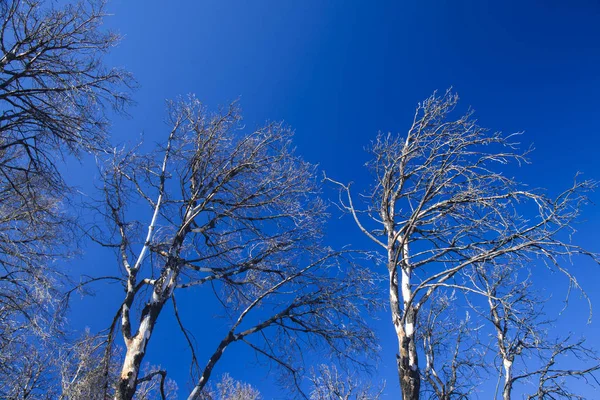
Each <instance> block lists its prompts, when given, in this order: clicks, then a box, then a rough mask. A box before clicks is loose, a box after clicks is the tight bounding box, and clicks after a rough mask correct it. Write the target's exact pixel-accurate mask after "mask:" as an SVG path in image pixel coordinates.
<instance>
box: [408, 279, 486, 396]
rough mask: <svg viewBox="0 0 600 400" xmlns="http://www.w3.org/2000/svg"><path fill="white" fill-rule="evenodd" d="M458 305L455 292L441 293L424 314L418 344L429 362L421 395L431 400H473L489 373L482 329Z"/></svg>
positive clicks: (421, 315) (424, 373) (426, 366)
mask: <svg viewBox="0 0 600 400" xmlns="http://www.w3.org/2000/svg"><path fill="white" fill-rule="evenodd" d="M458 303H459V301H458V299H457V296H456V291H455V290H448V291H446V290H438V292H437V293H436V294H434V295H432V297H431V300H430V302H429V304H427V305H426V306H424V308H423V310H422V311H421V314H420V320H419V324H420V326H421V329H420V332H419V335H418V337H417V341H419V342H421V345H422V348H423V350H422V351H423V353H422V354H424V356H425V361H426V362H425V367H424V368H423V369H422V371H421V374H422V379H423V387H422V389H421V392H422V394H423V395H424V396H425V397H427V398H432V399H439V400H452V399H469V398H472V397H473V396H474V395H475V393H476V392H477V389H478V386H479V385H480V384H481V383H482V381H483V377H484V376H485V374H486V371H487V360H486V346H485V345H482V344H481V343H480V339H479V331H480V330H481V326H480V325H477V321H473V319H472V318H471V315H470V313H469V311H468V309H467V310H466V311H465V310H461V308H459V307H457V304H458ZM460 311H463V312H464V316H460V315H459V312H460Z"/></svg>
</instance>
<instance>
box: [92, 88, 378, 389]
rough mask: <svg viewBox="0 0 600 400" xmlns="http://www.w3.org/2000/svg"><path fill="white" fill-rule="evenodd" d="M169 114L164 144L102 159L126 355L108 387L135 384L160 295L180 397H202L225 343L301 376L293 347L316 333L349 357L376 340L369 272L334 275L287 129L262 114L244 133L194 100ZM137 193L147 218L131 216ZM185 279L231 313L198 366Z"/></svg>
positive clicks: (303, 346)
mask: <svg viewBox="0 0 600 400" xmlns="http://www.w3.org/2000/svg"><path fill="white" fill-rule="evenodd" d="M168 124H169V125H170V127H171V132H170V134H169V136H168V139H167V141H166V145H165V147H164V148H161V149H159V150H157V151H155V152H153V153H152V154H149V155H140V154H137V153H136V151H131V152H119V151H117V152H116V153H115V157H114V158H113V160H112V161H111V163H110V164H107V165H106V166H105V167H104V168H103V170H102V175H103V181H104V186H103V191H104V202H103V204H104V205H103V206H102V208H98V211H100V212H102V213H103V215H104V216H105V217H106V219H107V220H109V221H110V223H111V224H112V227H113V232H114V234H115V237H114V239H115V240H114V241H113V242H110V243H109V242H108V241H105V243H104V244H105V245H107V246H113V247H115V249H117V250H118V257H119V262H120V264H121V268H122V271H123V272H124V274H125V278H124V280H125V282H126V283H125V286H126V294H125V297H124V299H123V305H122V307H121V309H120V312H119V319H120V322H121V335H122V337H123V340H124V342H125V345H126V354H125V356H124V359H123V362H122V370H121V374H120V378H119V380H118V382H117V384H116V386H117V389H116V390H117V392H116V396H115V398H116V399H131V398H132V397H133V396H134V394H135V393H136V389H137V386H138V383H139V382H140V376H139V370H140V365H141V363H142V361H143V360H144V355H145V353H146V349H147V347H148V344H149V343H150V341H151V338H152V332H153V331H154V329H155V325H156V323H157V321H158V319H159V317H160V315H161V313H162V312H163V309H164V307H165V306H166V305H168V304H169V303H170V305H171V306H172V307H173V312H174V313H175V316H176V319H177V320H178V321H179V325H180V328H181V331H182V333H183V338H184V339H185V340H187V342H188V344H189V345H190V352H191V354H192V375H193V380H194V388H193V390H192V392H191V393H190V395H189V398H190V399H196V398H199V396H200V395H201V393H202V391H203V390H204V388H205V387H206V385H207V383H208V381H209V379H210V377H211V374H212V371H213V368H214V367H215V365H216V364H217V363H218V362H219V360H220V359H221V358H222V357H223V354H224V352H225V350H226V349H227V348H229V347H230V346H232V345H237V344H239V343H245V344H246V345H248V346H250V347H251V348H252V349H254V350H255V351H256V353H257V354H258V355H259V356H262V357H263V359H266V360H269V361H271V362H273V363H275V364H276V365H278V366H279V367H280V368H281V370H283V371H284V372H285V373H287V374H289V379H288V382H291V384H292V385H295V386H298V387H299V381H298V374H299V371H300V369H299V367H298V366H297V365H296V363H295V359H294V357H293V354H294V351H295V350H298V351H300V350H301V351H307V349H308V348H310V347H311V346H317V345H319V344H321V343H324V344H326V345H327V347H328V348H329V349H330V350H332V351H333V352H334V353H335V354H337V355H338V356H348V357H352V354H353V352H355V351H363V350H365V349H369V348H373V347H372V346H373V340H374V337H373V335H372V333H371V331H370V330H369V329H368V327H367V326H366V325H365V324H364V323H363V322H362V320H361V317H360V307H359V304H360V303H361V301H363V300H369V297H370V294H371V292H370V291H371V287H370V282H373V278H372V276H370V274H368V273H367V272H365V271H364V270H363V269H361V268H360V267H358V266H355V267H354V268H350V269H349V272H348V273H346V272H343V271H342V269H341V265H342V264H344V263H346V262H351V261H350V259H349V258H348V257H347V256H349V254H350V253H349V252H347V251H342V252H339V251H332V250H331V249H329V248H327V247H325V246H323V245H322V244H321V240H320V238H321V236H322V228H323V224H324V222H325V215H326V214H325V208H324V203H323V202H322V201H321V200H320V199H319V197H318V191H319V188H318V186H317V185H316V181H315V169H314V167H313V166H312V165H310V164H308V163H306V162H304V161H302V160H301V159H300V158H299V157H298V156H296V155H295V154H294V152H293V150H292V148H291V142H290V139H291V132H290V130H289V129H288V128H286V127H285V126H284V125H282V124H280V123H271V124H268V125H266V126H264V127H261V128H258V129H256V130H254V131H250V132H243V131H242V130H243V127H242V126H241V124H240V116H239V113H238V110H237V109H236V107H235V105H232V106H231V107H229V108H227V109H225V110H223V111H222V112H219V113H217V114H209V113H207V112H206V111H205V110H204V109H203V107H202V106H201V104H200V103H199V102H198V101H197V100H196V99H194V98H191V99H189V100H188V101H178V102H173V103H171V104H170V109H169V120H168ZM142 203H146V204H147V205H148V210H149V211H148V215H147V216H143V217H138V218H135V217H132V215H133V216H135V215H137V216H139V215H140V211H139V205H140V204H142ZM134 207H135V208H137V209H138V210H134V211H135V212H131V211H132V208H134ZM144 217H145V219H144ZM139 218H142V219H139ZM139 227H144V228H143V231H144V233H143V234H141V233H140V229H138V228H139ZM186 289H187V290H194V291H206V292H207V293H214V294H215V295H217V296H218V298H219V300H220V301H221V304H222V305H223V307H224V312H225V313H226V314H227V316H228V317H229V318H230V325H229V329H228V331H227V332H226V333H225V334H224V336H223V338H222V340H221V341H220V343H216V344H215V348H214V352H213V354H212V356H211V357H210V359H209V360H208V362H207V363H206V364H204V365H201V364H200V361H199V360H198V359H197V357H196V349H195V347H194V345H193V342H192V340H191V338H190V336H189V335H188V331H187V328H185V322H184V321H183V317H182V316H181V315H180V314H179V312H178V308H177V304H178V298H177V295H178V293H180V291H183V290H186ZM136 307H141V311H140V312H139V313H137V312H136V311H135V310H136ZM205 311H206V312H205V313H204V315H205V316H206V317H207V318H210V315H211V312H209V311H208V310H205ZM200 312H201V310H200ZM201 315H202V314H201ZM198 318H200V317H198Z"/></svg>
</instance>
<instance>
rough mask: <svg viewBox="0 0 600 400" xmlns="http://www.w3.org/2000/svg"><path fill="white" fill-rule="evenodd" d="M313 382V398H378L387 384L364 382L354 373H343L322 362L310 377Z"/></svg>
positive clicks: (343, 399) (349, 399)
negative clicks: (376, 384)
mask: <svg viewBox="0 0 600 400" xmlns="http://www.w3.org/2000/svg"><path fill="white" fill-rule="evenodd" d="M310 380H311V383H312V387H313V389H312V392H311V395H310V399H311V400H351V399H355V400H376V399H379V398H380V397H381V395H382V393H383V389H384V387H385V385H383V384H382V385H381V386H380V387H375V386H374V385H372V384H371V383H368V382H362V381H360V380H359V379H358V378H356V377H354V376H353V375H352V374H347V373H346V374H343V373H340V372H339V371H338V368H337V367H336V366H335V365H333V366H328V365H325V364H321V365H319V366H318V368H317V370H316V371H313V373H312V376H311V377H310Z"/></svg>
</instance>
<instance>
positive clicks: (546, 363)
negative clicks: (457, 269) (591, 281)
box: [467, 263, 600, 400]
mask: <svg viewBox="0 0 600 400" xmlns="http://www.w3.org/2000/svg"><path fill="white" fill-rule="evenodd" d="M467 272H469V273H468V274H467V275H468V277H469V281H470V283H471V286H472V287H474V288H476V289H477V290H480V291H481V292H483V293H485V296H484V299H485V303H484V306H483V307H475V306H474V305H473V309H474V310H476V311H477V312H478V313H479V314H480V315H481V316H482V317H484V319H485V320H487V321H488V322H489V324H491V326H492V327H493V334H494V336H495V348H494V350H495V351H494V353H495V354H496V355H497V359H498V360H499V361H500V364H501V365H500V366H498V367H497V370H498V371H499V376H498V386H499V387H498V389H500V386H501V392H502V399H503V400H510V399H511V398H512V397H513V393H514V388H515V385H517V384H520V385H521V386H522V391H524V392H526V391H527V390H528V388H529V387H530V386H532V385H533V386H534V387H535V393H534V394H532V395H530V396H529V397H528V398H529V399H552V398H557V397H559V398H564V399H579V398H583V397H581V396H578V395H577V394H576V393H577V391H573V390H570V389H569V386H568V382H569V381H570V380H571V381H573V380H576V379H581V380H582V381H587V382H590V383H595V384H598V381H597V378H596V376H595V374H597V371H598V370H599V369H600V357H599V356H598V355H597V354H596V353H595V352H594V351H592V350H591V349H589V348H587V347H585V344H584V343H585V340H584V339H580V340H572V338H571V337H570V336H569V337H566V338H557V339H551V334H550V332H549V329H550V328H551V326H552V325H555V324H556V322H557V321H552V320H548V319H544V312H543V309H544V307H543V306H544V303H545V301H544V300H543V299H541V297H540V296H538V295H537V293H536V290H535V288H534V285H533V283H532V278H531V273H530V271H529V270H525V268H522V267H521V268H519V267H517V266H509V265H506V264H497V263H493V265H487V266H485V267H483V266H482V265H479V266H476V267H474V268H470V269H469V270H468V271H467ZM575 284H576V282H575ZM566 356H571V357H572V358H573V357H574V358H575V359H576V360H577V361H576V363H575V364H574V363H572V362H571V363H569V362H568V360H566V359H565V358H566ZM564 361H567V363H566V364H565V363H564ZM501 382H502V384H501V385H500V383H501ZM498 389H497V390H496V392H498V391H499V390H498ZM497 395H498V393H496V395H495V396H494V398H496V397H497Z"/></svg>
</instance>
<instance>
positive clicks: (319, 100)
mask: <svg viewBox="0 0 600 400" xmlns="http://www.w3.org/2000/svg"><path fill="white" fill-rule="evenodd" d="M109 12H110V13H112V14H114V15H113V16H112V17H110V18H108V19H107V20H106V26H107V27H108V28H110V29H114V30H116V31H118V32H120V33H121V34H122V35H123V36H124V39H123V41H122V43H121V45H120V46H119V47H118V48H115V49H114V51H112V52H111V54H110V56H109V57H108V58H107V62H108V64H111V65H117V66H121V67H124V68H126V69H128V70H129V71H131V72H132V73H133V74H134V75H135V77H136V79H137V81H138V82H139V85H140V88H139V89H138V90H137V91H136V92H135V93H134V99H135V101H136V102H137V105H136V106H134V107H132V108H131V109H130V114H131V115H130V117H128V118H122V117H116V118H115V120H114V126H113V141H114V142H115V143H119V142H130V141H135V140H137V139H138V138H139V137H140V134H142V133H143V136H144V139H145V141H146V142H148V143H152V142H163V141H164V139H165V137H166V134H167V127H166V125H165V124H164V123H163V120H164V118H165V111H164V110H165V100H167V99H172V98H174V97H176V96H179V95H186V94H188V93H195V94H196V95H197V97H198V98H199V99H200V100H202V101H203V102H205V104H207V105H208V106H209V107H211V108H216V107H217V106H218V105H222V104H226V103H228V102H230V101H232V100H235V99H238V98H239V99H240V105H241V107H242V109H243V114H244V119H245V123H246V124H247V125H248V126H249V127H253V126H257V125H259V124H261V123H262V122H264V121H266V120H285V121H286V122H287V123H288V124H289V125H291V126H292V127H293V128H294V129H295V130H296V137H295V142H296V145H297V147H298V152H299V153H300V154H302V155H303V156H304V157H305V158H306V159H307V160H309V161H311V162H314V163H318V164H319V165H320V167H321V168H322V169H323V170H325V171H327V174H328V175H330V176H332V177H335V178H336V179H337V180H340V181H344V182H347V181H354V182H356V184H357V186H358V187H366V186H368V184H369V182H368V175H367V173H366V171H365V169H364V168H363V164H364V163H365V162H366V161H367V159H368V158H367V154H366V152H365V151H364V147H366V146H368V145H369V143H370V140H372V139H373V138H374V136H375V134H376V133H377V132H378V131H380V130H381V131H392V132H404V131H405V130H406V129H407V128H408V126H409V124H410V121H411V118H412V114H413V111H414V107H415V105H416V103H417V102H418V101H420V100H422V99H424V98H425V97H427V96H429V95H430V94H431V92H432V91H433V90H435V89H438V90H441V91H443V90H445V89H446V88H448V87H450V86H452V87H454V89H455V90H456V91H457V92H458V93H459V94H460V96H461V99H462V100H461V103H462V106H461V107H464V108H465V109H466V107H468V106H472V107H473V108H475V110H476V111H477V113H476V116H477V118H478V119H479V121H480V124H481V125H482V126H485V127H488V128H490V129H492V130H501V131H503V132H506V133H509V132H515V131H524V132H525V134H524V135H523V136H522V142H523V143H524V145H523V147H527V146H528V145H529V144H531V143H533V144H534V147H535V149H536V150H535V152H534V153H533V154H532V155H531V157H530V158H531V160H532V162H533V163H532V165H529V166H525V167H523V168H521V169H514V170H512V169H511V170H510V172H509V173H514V174H515V176H517V177H518V179H520V180H522V181H524V182H526V183H528V184H530V185H531V186H534V187H538V186H539V187H545V188H547V189H548V191H549V193H556V192H557V191H559V190H560V189H563V188H566V187H567V186H568V185H569V184H570V183H571V181H572V177H573V176H574V174H575V173H576V172H577V171H581V172H584V173H585V175H584V177H587V178H596V179H600V157H599V156H598V149H599V145H600V97H599V95H598V93H599V92H600V24H599V23H598V21H599V20H600V4H598V2H596V1H578V0H575V1H571V2H561V1H545V2H542V1H538V2H535V1H505V2H483V1H474V0H473V1H460V2H457V1H452V2H451V1H429V0H426V1H396V2H393V1H379V2H374V1H371V2H367V1H336V2H334V1H327V0H322V1H317V0H304V1H291V0H290V1H270V2H267V1H259V0H257V1H216V0H212V1H192V0H187V1H172V2H163V1H155V0H148V1H144V2H138V3H134V2H131V1H125V0H113V1H112V2H111V3H110V4H109ZM73 171H74V172H73V174H72V179H73V181H74V182H76V183H77V182H78V183H79V184H80V185H81V186H82V187H83V188H84V189H85V187H86V183H85V181H89V179H88V177H89V176H90V174H94V173H95V172H94V167H93V165H92V164H91V163H85V164H84V165H83V167H79V166H77V167H74V168H73ZM75 171H77V172H75ZM592 199H595V202H596V203H597V204H600V193H596V194H593V195H592ZM334 214H335V213H334ZM585 216H586V220H587V222H586V223H585V224H584V225H582V226H581V227H580V229H579V232H578V233H577V235H576V236H575V239H576V240H577V241H578V242H579V243H581V244H583V245H585V246H587V247H589V248H592V249H594V250H596V251H598V250H600V246H599V245H598V233H597V232H598V231H599V230H600V213H599V211H598V206H592V207H588V208H587V210H586V213H585ZM334 217H335V218H334V220H333V221H332V226H331V228H330V235H331V237H330V238H329V240H331V241H332V242H333V243H338V244H346V243H352V244H353V245H354V246H355V247H359V248H360V247H365V246H367V243H366V240H367V239H365V238H363V237H362V236H361V235H359V234H358V232H356V229H355V228H354V226H352V224H351V221H349V220H346V219H343V220H338V219H337V217H338V215H337V214H335V215H334ZM340 232H343V234H340ZM86 252H87V255H86V256H84V258H83V259H82V260H81V261H80V262H77V263H76V264H77V268H79V267H80V265H87V266H88V267H87V268H90V269H89V270H87V271H91V272H90V273H93V274H96V272H98V274H100V273H101V272H105V271H112V272H114V271H115V269H114V267H113V265H114V258H113V257H112V256H111V255H110V254H108V253H104V252H101V251H99V250H98V249H96V248H94V247H93V246H89V247H88V248H87V249H86ZM576 268H577V276H578V277H579V278H580V280H581V282H582V284H583V286H584V288H585V289H587V291H588V294H589V295H590V297H591V298H592V301H593V302H594V303H595V304H597V305H598V304H600V294H599V293H598V291H597V289H596V287H597V282H598V281H599V278H600V273H599V272H598V269H597V268H594V267H593V266H592V265H591V264H589V263H587V262H583V263H580V264H578V265H576ZM113 289H114V290H113ZM113 289H110V288H109V289H107V288H99V296H97V297H95V298H93V299H87V300H85V301H84V304H88V305H91V304H94V306H93V307H94V308H93V309H94V313H84V312H82V311H83V307H82V306H81V305H80V306H75V307H74V312H73V319H74V322H75V323H76V324H77V325H78V326H90V327H92V329H100V328H102V327H105V326H106V325H107V324H108V321H109V319H110V316H111V315H112V314H113V312H114V311H113V310H115V309H116V308H115V307H117V306H118V301H119V298H117V299H116V301H114V302H112V303H111V302H107V303H103V302H102V300H101V299H102V296H101V295H100V294H101V293H103V292H104V291H107V290H108V291H110V290H113V291H114V293H120V290H118V289H117V288H113ZM546 290H547V291H548V293H554V292H555V293H556V295H558V296H559V297H562V295H563V293H564V290H565V286H564V285H561V284H560V279H550V280H549V281H548V284H547V286H546ZM161 318H162V317H161ZM164 318H165V320H164V321H161V322H160V324H162V325H168V323H167V321H166V319H168V318H169V317H168V316H165V317H164ZM563 318H564V319H565V321H572V322H573V323H574V324H575V325H573V328H572V330H573V331H575V332H577V333H585V334H586V335H587V336H589V337H590V339H592V340H593V341H594V342H595V345H596V347H598V348H600V340H597V339H596V340H594V339H593V338H594V337H600V323H599V322H598V321H597V319H596V320H595V321H594V323H592V325H591V326H586V325H585V322H586V319H587V309H585V303H584V302H583V301H580V300H578V296H574V299H573V302H572V304H571V307H570V308H569V310H568V311H567V312H566V313H565V315H564V316H563ZM375 325H376V327H377V329H378V331H379V332H380V335H381V338H382V347H383V349H384V352H382V354H381V357H382V359H381V363H380V370H379V372H378V373H377V376H376V377H375V378H374V379H376V380H380V379H386V380H387V381H388V384H387V389H386V392H387V393H389V398H394V396H395V395H396V393H397V390H398V388H397V378H396V371H395V359H394V354H395V351H396V350H395V349H396V344H395V338H394V336H393V331H392V327H391V325H390V324H389V323H388V319H387V317H386V314H382V319H381V320H380V321H378V322H376V324H375ZM160 335H161V332H157V335H156V336H155V337H153V339H152V341H151V343H150V348H151V349H152V350H151V351H150V357H155V359H154V360H151V361H153V362H160V363H162V364H163V366H165V367H167V369H168V370H169V373H170V374H172V375H173V377H174V378H176V379H177V380H184V378H185V374H186V372H187V366H186V363H187V361H188V357H187V355H184V354H180V352H178V351H177V350H175V351H173V349H164V350H161V349H160V348H161V344H160V341H161V336H160ZM206 339H207V341H209V340H210V337H207V338H206ZM215 345H216V344H215ZM180 348H181V349H183V348H184V346H183V342H182V344H181V346H180ZM238 354H242V355H243V354H245V353H243V352H242V353H235V352H233V351H232V352H231V353H229V354H227V353H226V356H225V358H224V359H223V360H222V363H221V364H220V365H219V367H218V370H217V374H219V373H222V372H225V371H230V372H231V373H232V375H233V376H234V377H235V378H237V379H243V380H246V381H248V382H250V383H252V384H253V385H255V386H257V387H259V388H260V389H261V390H262V391H263V393H264V394H265V397H266V398H270V397H271V396H274V395H275V393H276V392H275V391H274V389H273V388H272V385H271V384H270V381H271V380H270V379H269V378H265V377H266V373H265V371H264V370H255V369H252V368H249V365H250V364H248V360H246V359H243V358H241V357H239V358H238V357H237V355H238ZM163 357H166V358H163ZM159 359H160V360H159ZM165 360H166V362H165ZM181 386H182V391H181V392H182V393H181V394H182V395H185V394H186V393H184V392H185V386H184V385H181ZM599 397H600V396H599Z"/></svg>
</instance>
